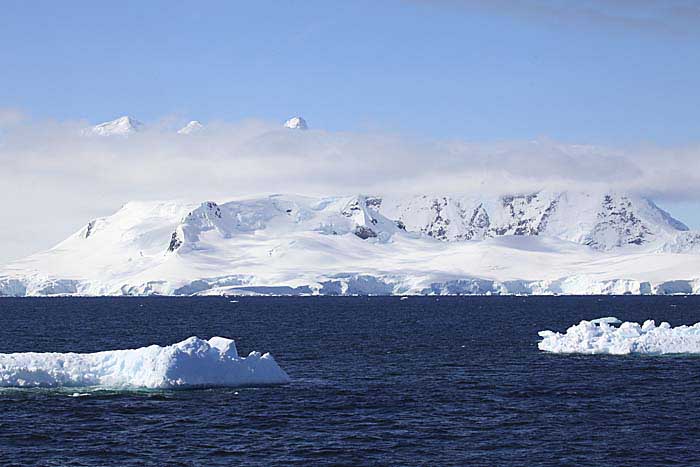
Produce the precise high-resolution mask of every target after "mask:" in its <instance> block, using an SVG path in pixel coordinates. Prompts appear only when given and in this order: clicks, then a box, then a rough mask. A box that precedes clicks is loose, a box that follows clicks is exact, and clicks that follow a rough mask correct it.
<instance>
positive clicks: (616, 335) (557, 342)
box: [537, 317, 700, 355]
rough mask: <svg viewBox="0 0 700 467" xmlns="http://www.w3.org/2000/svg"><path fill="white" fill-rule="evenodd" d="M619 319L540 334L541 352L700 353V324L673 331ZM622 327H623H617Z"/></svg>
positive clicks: (590, 322) (599, 321)
mask: <svg viewBox="0 0 700 467" xmlns="http://www.w3.org/2000/svg"><path fill="white" fill-rule="evenodd" d="M620 323H621V321H620V320H618V319H617V318H612V317H610V318H599V319H597V320H592V321H585V320H583V321H581V322H580V323H579V324H577V325H574V326H571V327H570V328H569V329H567V330H566V332H565V333H564V334H561V333H558V332H553V331H540V332H539V335H540V337H542V340H541V341H540V342H539V343H538V344H537V346H538V347H539V349H540V350H543V351H545V352H552V353H579V354H610V355H628V354H651V355H659V354H691V353H692V354H695V353H700V323H696V324H694V325H692V326H678V327H675V328H672V327H671V325H670V324H668V323H666V322H664V323H661V324H660V325H659V326H656V323H655V322H654V321H653V320H647V321H645V322H644V324H642V325H641V326H640V325H639V324H638V323H632V322H625V323H621V324H620ZM616 324H620V326H619V327H615V326H614V325H616Z"/></svg>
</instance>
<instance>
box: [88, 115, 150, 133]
mask: <svg viewBox="0 0 700 467" xmlns="http://www.w3.org/2000/svg"><path fill="white" fill-rule="evenodd" d="M143 127H144V125H143V123H141V122H139V121H138V120H136V119H135V118H133V117H130V116H128V115H125V116H123V117H119V118H117V119H115V120H112V121H109V122H104V123H100V124H99V125H95V126H94V127H92V128H90V133H92V134H94V135H99V136H128V135H130V134H132V133H136V132H138V131H141V130H142V129H143Z"/></svg>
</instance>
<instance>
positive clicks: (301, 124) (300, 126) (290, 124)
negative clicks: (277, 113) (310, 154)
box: [284, 117, 309, 130]
mask: <svg viewBox="0 0 700 467" xmlns="http://www.w3.org/2000/svg"><path fill="white" fill-rule="evenodd" d="M284 127H285V128H289V129H291V130H308V129H309V125H308V124H307V123H306V120H304V119H303V118H301V117H292V118H290V119H289V120H287V121H286V122H284Z"/></svg>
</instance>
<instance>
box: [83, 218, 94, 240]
mask: <svg viewBox="0 0 700 467" xmlns="http://www.w3.org/2000/svg"><path fill="white" fill-rule="evenodd" d="M94 228H95V221H90V222H88V225H87V229H86V230H85V238H88V237H89V236H90V234H92V230H93V229H94Z"/></svg>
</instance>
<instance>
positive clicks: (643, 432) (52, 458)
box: [0, 297, 700, 467]
mask: <svg viewBox="0 0 700 467" xmlns="http://www.w3.org/2000/svg"><path fill="white" fill-rule="evenodd" d="M607 315H614V316H617V317H618V318H621V319H623V320H635V321H640V322H641V321H643V320H645V319H649V318H652V319H656V320H657V321H660V320H666V321H669V322H670V323H671V324H672V325H674V326H675V325H680V324H691V323H695V322H698V321H700V298H693V297H688V298H685V297H617V298H615V297H613V298H595V297H594V298H590V297H589V298H581V297H549V298H547V297H541V298H521V297H477V298H466V297H463V298H459V297H453V298H448V297H443V298H439V299H436V298H427V297H426V298H410V299H408V300H405V301H400V300H399V299H398V298H388V297H387V298H379V297H375V298H362V297H348V298H311V297H309V298H247V299H246V298H241V299H239V302H238V303H230V302H229V300H228V299H225V298H197V299H183V298H178V299H171V298H144V299H138V298H128V299H109V298H104V299H103V298H100V299H69V298H66V299H63V298H61V299H2V300H0V352H22V351H58V352H65V351H81V352H91V351H97V350H106V349H114V348H128V347H141V346H144V345H147V344H151V343H158V344H163V345H165V344H170V343H174V342H177V341H180V340H182V339H184V338H186V337H188V336H191V335H197V336H200V337H206V338H208V337H210V336H213V335H222V336H230V337H233V338H235V339H236V342H237V344H238V348H239V351H240V352H241V353H247V352H248V351H250V350H261V351H270V352H272V353H273V355H274V356H275V357H276V359H277V361H278V362H279V364H280V365H281V366H282V367H283V368H284V369H286V370H287V372H288V373H289V374H290V376H291V377H292V378H293V379H294V382H293V383H292V384H290V385H288V386H283V387H267V388H245V389H209V390H191V391H169V392H168V391H160V392H132V393H128V392H121V393H117V392H96V393H92V394H91V395H90V396H88V397H79V398H74V397H69V395H70V394H71V392H72V391H67V392H65V391H56V390H9V391H8V390H5V391H1V392H0V465H3V466H5V465H31V466H80V465H90V466H92V465H105V466H106V465H110V466H137V465H138V466H142V465H147V466H166V465H167V466H170V465H173V466H178V465H179V466H197V465H206V466H218V465H222V466H224V465H225V466H230V465H259V466H278V465H279V466H287V465H304V466H309V465H313V466H316V465H348V466H361V465H401V466H404V465H421V466H448V465H460V466H461V465H476V466H528V467H531V466H555V465H556V466H559V465H562V466H569V465H570V466H640V465H649V466H662V465H663V466H666V465H679V466H698V465H700V450H698V448H700V378H699V376H700V358H693V357H612V356H561V355H549V354H544V353H541V352H539V351H538V350H537V347H536V343H537V340H538V337H537V331H539V330H542V329H553V330H564V329H566V328H567V327H568V326H569V325H571V324H574V323H576V322H578V321H579V320H581V319H584V318H586V319H590V318H596V317H600V316H607Z"/></svg>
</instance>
